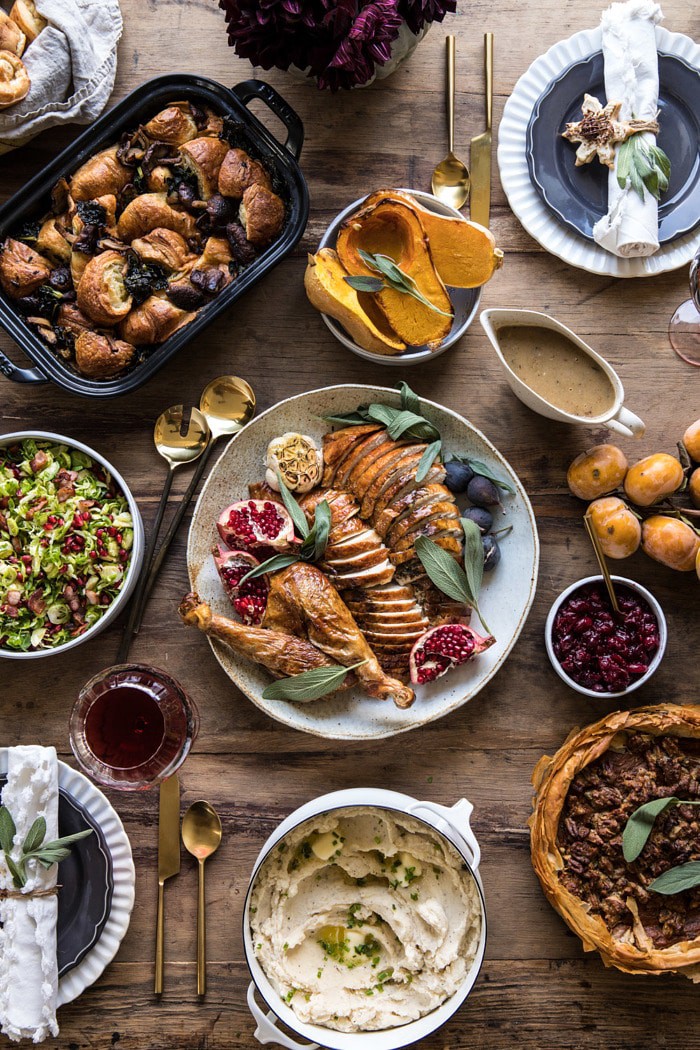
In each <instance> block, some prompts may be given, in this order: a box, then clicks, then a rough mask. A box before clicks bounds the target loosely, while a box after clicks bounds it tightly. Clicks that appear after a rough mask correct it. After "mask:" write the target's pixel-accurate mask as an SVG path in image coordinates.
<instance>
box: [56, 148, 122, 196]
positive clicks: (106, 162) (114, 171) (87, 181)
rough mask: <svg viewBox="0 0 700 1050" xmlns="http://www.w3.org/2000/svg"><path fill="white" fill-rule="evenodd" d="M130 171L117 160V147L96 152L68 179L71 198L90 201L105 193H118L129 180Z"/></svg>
mask: <svg viewBox="0 0 700 1050" xmlns="http://www.w3.org/2000/svg"><path fill="white" fill-rule="evenodd" d="M131 178H132V173H131V172H130V171H129V169H128V168H125V167H124V165H123V164H120V163H119V161H118V160H117V147H116V146H110V147H109V149H103V150H101V152H100V153H96V154H95V156H94V157H90V159H89V160H86V161H85V163H84V164H83V165H82V167H80V168H78V170H77V171H76V173H75V175H74V176H73V178H72V179H71V181H70V193H71V196H72V198H73V200H76V201H91V200H96V199H97V198H98V197H102V196H103V195H104V194H105V193H113V194H115V195H117V194H119V193H120V192H121V190H123V189H124V187H125V186H126V185H127V184H128V183H129V182H131Z"/></svg>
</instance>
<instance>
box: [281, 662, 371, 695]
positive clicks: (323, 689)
mask: <svg viewBox="0 0 700 1050" xmlns="http://www.w3.org/2000/svg"><path fill="white" fill-rule="evenodd" d="M365 663H367V661H366V660H360V662H359V663H357V664H353V665H352V667H340V666H339V665H335V666H333V667H314V668H313V669H312V670H311V671H302V673H301V674H295V675H292V677H291V678H281V679H279V681H277V682H272V684H271V685H268V686H267V687H266V688H265V689H264V690H263V694H262V695H263V700H294V701H296V702H297V703H301V704H305V703H310V702H311V701H312V700H320V699H321V697H322V696H326V695H327V694H328V693H331V692H333V690H334V689H337V688H338V687H339V686H341V685H342V684H343V682H344V681H345V678H346V677H347V675H349V674H350V672H351V671H355V670H356V669H357V668H358V667H361V666H362V665H363V664H365Z"/></svg>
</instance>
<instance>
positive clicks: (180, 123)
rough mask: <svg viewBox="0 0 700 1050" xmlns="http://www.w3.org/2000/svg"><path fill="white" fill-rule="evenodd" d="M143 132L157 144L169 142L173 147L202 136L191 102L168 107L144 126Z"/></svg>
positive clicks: (174, 103) (176, 103) (175, 103)
mask: <svg viewBox="0 0 700 1050" xmlns="http://www.w3.org/2000/svg"><path fill="white" fill-rule="evenodd" d="M143 130H144V131H145V133H146V134H147V135H148V137H149V138H151V139H153V140H154V141H155V142H167V143H168V144H169V145H171V146H181V145H182V144H183V142H189V141H190V139H195V138H197V136H198V135H199V134H200V131H199V128H198V127H197V122H196V121H195V119H194V117H193V115H192V110H191V108H190V104H189V102H173V103H172V104H171V105H170V106H166V107H165V109H162V110H161V111H160V113H156V115H155V117H152V118H151V119H150V120H149V121H148V122H147V123H146V124H144V125H143Z"/></svg>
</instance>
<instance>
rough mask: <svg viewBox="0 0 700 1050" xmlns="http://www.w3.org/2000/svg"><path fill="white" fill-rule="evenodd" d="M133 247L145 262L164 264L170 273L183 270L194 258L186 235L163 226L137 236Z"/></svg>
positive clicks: (164, 267)
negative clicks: (183, 235)
mask: <svg viewBox="0 0 700 1050" xmlns="http://www.w3.org/2000/svg"><path fill="white" fill-rule="evenodd" d="M131 247H132V248H133V249H134V251H135V252H136V254H137V255H138V256H139V257H140V258H141V259H143V261H144V262H146V263H152V264H155V265H156V266H162V267H163V269H164V270H167V271H168V272H169V273H174V272H175V271H177V270H182V269H183V268H184V267H185V266H186V265H187V264H188V262H190V261H191V259H192V258H193V256H192V255H191V254H190V252H189V250H188V248H187V244H186V242H185V239H184V237H182V236H181V234H179V233H176V232H175V230H166V229H163V228H162V227H157V228H156V229H155V230H151V232H150V233H147V234H146V236H145V237H137V238H136V239H135V240H133V241H132V242H131Z"/></svg>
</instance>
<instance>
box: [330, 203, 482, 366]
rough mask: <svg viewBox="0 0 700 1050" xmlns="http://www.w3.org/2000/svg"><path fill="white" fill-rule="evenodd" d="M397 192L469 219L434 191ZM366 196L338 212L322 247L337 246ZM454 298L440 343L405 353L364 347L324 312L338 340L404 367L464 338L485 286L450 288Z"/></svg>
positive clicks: (366, 356) (378, 361)
mask: <svg viewBox="0 0 700 1050" xmlns="http://www.w3.org/2000/svg"><path fill="white" fill-rule="evenodd" d="M397 192H399V193H408V194H410V196H411V197H415V199H416V200H417V201H418V203H419V204H422V205H423V207H424V208H427V209H428V211H434V212H437V214H438V215H447V216H448V217H449V218H452V219H461V220H462V221H463V222H466V219H465V218H464V216H463V215H462V213H461V212H459V211H457V209H456V208H452V207H451V206H450V205H449V204H445V203H444V202H443V201H440V200H438V199H437V197H434V196H433V195H432V193H426V192H425V191H424V190H398V191H397ZM366 199H367V198H366V197H360V199H359V200H356V201H353V202H352V204H349V205H348V206H347V208H344V209H343V210H342V211H341V212H340V213H339V214H338V215H336V217H335V219H333V222H332V223H331V224H330V226H329V227H328V229H327V230H326V232H325V233H324V235H323V237H322V238H321V240H320V242H319V245H318V248H319V251H320V249H321V248H335V244H336V241H337V239H338V231H339V230H340V227H341V225H342V224H343V223H344V222H345V220H346V219H348V218H350V216H351V215H354V214H355V212H356V211H359V209H360V208H361V207H362V205H363V204H364V203H365V200H366ZM450 299H451V300H452V306H453V308H454V320H453V322H452V328H451V329H450V331H449V332H448V333H447V335H446V336H445V338H444V339H443V340H442V342H441V343H440V345H439V346H437V347H436V348H435V349H431V348H430V347H428V346H423V347H416V348H414V349H413V350H407V351H406V352H405V353H403V354H375V353H374V352H373V351H372V350H365V348H364V347H362V346H359V345H358V344H357V343H356V342H355V340H354V339H351V338H350V336H349V335H348V333H347V332H346V331H345V329H344V328H343V326H342V324H341V323H340V321H336V320H335V318H333V317H329V316H328V314H324V313H322V314H321V317H322V318H323V320H324V321H325V323H326V326H327V327H328V329H329V331H330V332H332V333H333V335H334V336H335V338H336V339H337V340H338V342H339V343H342V344H343V346H345V347H347V348H348V350H352V352H353V354H357V356H358V357H364V359H365V360H366V361H374V362H375V364H378V365H389V366H393V367H394V368H397V367H398V368H402V367H405V366H406V365H419V364H421V363H422V362H423V361H431V360H432V359H433V358H434V357H439V356H440V354H444V352H445V350H449V348H450V347H451V346H454V344H455V343H456V342H457V340H458V339H461V338H462V336H463V335H464V333H465V332H466V330H467V328H469V326H470V324H471V323H472V321H473V320H474V318H475V317H476V312H477V310H478V309H479V303H480V302H481V288H450Z"/></svg>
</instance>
